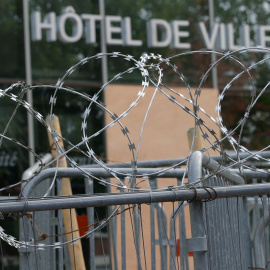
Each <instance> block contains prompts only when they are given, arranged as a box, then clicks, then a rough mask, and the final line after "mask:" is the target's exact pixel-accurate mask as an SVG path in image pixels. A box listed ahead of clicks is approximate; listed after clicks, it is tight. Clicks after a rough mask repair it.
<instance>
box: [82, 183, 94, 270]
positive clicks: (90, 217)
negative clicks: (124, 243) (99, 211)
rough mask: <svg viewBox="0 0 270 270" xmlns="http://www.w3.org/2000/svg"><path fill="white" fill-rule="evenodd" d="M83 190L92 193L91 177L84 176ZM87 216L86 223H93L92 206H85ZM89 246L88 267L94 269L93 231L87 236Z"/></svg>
mask: <svg viewBox="0 0 270 270" xmlns="http://www.w3.org/2000/svg"><path fill="white" fill-rule="evenodd" d="M84 183H85V192H86V193H87V194H93V193H94V184H93V179H91V178H85V180H84ZM86 211H87V217H88V224H93V223H94V222H95V221H94V207H88V208H87V210H86ZM89 246H90V261H89V264H90V269H91V270H95V269H96V263H95V235H94V233H91V234H90V236H89Z"/></svg>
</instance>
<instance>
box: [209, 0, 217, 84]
mask: <svg viewBox="0 0 270 270" xmlns="http://www.w3.org/2000/svg"><path fill="white" fill-rule="evenodd" d="M208 7H209V22H210V30H211V31H212V30H213V28H214V3H213V0H208ZM215 47H216V45H215V44H214V50H215V49H216V48H215ZM215 62H216V54H214V53H211V63H212V65H213V64H214V63H215ZM212 87H213V88H215V89H218V75H217V68H216V67H214V68H212Z"/></svg>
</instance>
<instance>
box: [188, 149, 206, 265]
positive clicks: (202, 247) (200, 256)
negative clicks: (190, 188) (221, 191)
mask: <svg viewBox="0 0 270 270" xmlns="http://www.w3.org/2000/svg"><path fill="white" fill-rule="evenodd" d="M201 177H202V153H201V152H199V151H196V152H194V153H192V154H191V156H190V159H189V166H188V181H189V183H193V182H195V181H197V180H199V179H200V178H201ZM198 186H200V185H199V184H198V185H196V187H198ZM194 196H195V192H194ZM190 220H191V232H192V238H190V239H187V249H188V252H193V258H194V269H195V270H197V269H200V270H207V269H208V259H207V238H206V234H205V226H204V221H203V203H202V202H201V201H196V200H194V201H193V202H192V203H190Z"/></svg>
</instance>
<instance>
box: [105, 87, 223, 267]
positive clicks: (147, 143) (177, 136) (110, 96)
mask: <svg viewBox="0 0 270 270" xmlns="http://www.w3.org/2000/svg"><path fill="white" fill-rule="evenodd" d="M140 88H141V86H139V85H111V86H109V87H108V88H107V89H106V92H105V104H106V108H107V109H109V110H110V111H111V112H112V113H116V114H117V115H118V116H119V115H121V113H123V112H124V111H125V110H127V109H128V107H129V106H130V104H131V103H132V102H133V101H135V100H136V97H137V93H138V91H139V90H140ZM174 90H175V91H176V92H178V93H181V94H183V95H184V96H186V97H188V93H187V90H186V89H184V88H179V87H175V88H174ZM154 91H155V88H154V87H148V88H147V89H146V94H145V96H144V98H143V99H142V100H141V101H140V102H139V104H138V105H137V106H136V107H134V108H133V109H132V110H131V111H130V112H129V114H128V115H127V116H126V117H125V118H124V119H122V120H121V123H122V124H123V125H124V126H126V127H127V128H128V130H129V132H130V133H129V135H130V137H131V139H132V142H134V144H135V146H136V149H138V148H139V151H138V152H139V154H138V161H142V160H155V159H171V158H181V157H186V156H188V154H189V145H188V138H187V131H188V129H190V128H192V127H193V126H194V120H193V117H191V116H189V115H188V114H187V113H186V112H185V111H183V110H182V109H181V108H180V107H178V106H176V105H175V104H173V103H172V102H171V101H169V100H168V98H167V97H165V96H164V95H163V94H161V93H160V92H157V93H156V95H155V98H154V100H153V103H152V106H151V107H150V110H149V114H148V117H147V119H146V122H145V126H144V129H143V133H142V140H141V144H140V146H139V147H138V140H139V135H140V132H141V127H142V123H143V120H144V118H145V114H146V111H147V109H148V106H149V103H150V101H151V98H152V96H153V93H154ZM194 93H195V89H192V94H193V95H194ZM218 94H219V92H218V90H216V89H203V91H202V94H201V96H200V99H199V105H200V106H201V107H202V108H204V109H205V111H206V112H208V113H209V114H210V115H211V116H213V117H214V118H216V111H215V107H216V103H217V98H218ZM177 100H178V101H179V102H181V103H182V104H184V105H185V106H186V105H187V102H184V101H183V100H180V99H179V98H177ZM187 106H188V105H187ZM189 108H191V106H190V104H189ZM202 118H203V119H204V120H205V122H206V123H207V125H208V126H209V128H211V129H214V131H215V132H216V133H217V134H218V135H217V136H218V137H219V138H220V132H219V129H218V128H217V127H216V126H215V125H214V124H213V122H211V121H209V120H207V118H206V117H202ZM105 121H106V124H109V123H110V122H111V121H112V118H111V117H110V115H109V114H106V117H105ZM106 144H107V158H108V160H109V162H129V161H131V159H132V156H131V152H130V150H129V147H128V141H127V140H126V137H124V136H123V133H122V131H121V128H120V127H119V125H117V124H115V125H114V126H113V127H110V128H108V129H107V130H106ZM205 146H207V144H205V145H204V147H205ZM211 154H213V151H212V152H211ZM126 181H127V180H126ZM170 185H176V181H175V180H172V179H171V180H170V179H163V180H161V181H160V182H159V183H158V187H159V188H162V187H168V186H170ZM139 186H140V187H141V188H146V189H148V188H149V187H148V184H147V182H146V181H144V182H143V183H141V184H140V185H139ZM113 191H114V192H117V191H116V190H113ZM163 207H164V209H165V212H166V214H167V228H169V227H170V226H169V225H170V224H169V223H170V216H171V213H172V209H173V208H172V207H173V205H172V203H166V204H165V203H164V204H163ZM125 215H126V222H127V228H126V240H127V269H136V267H137V256H136V250H135V248H134V239H133V232H132V226H131V220H130V214H129V213H128V212H125ZM186 218H187V223H186V225H187V234H188V237H190V226H189V222H188V211H186ZM142 223H143V233H144V245H145V252H146V254H145V256H146V259H147V268H150V265H151V260H150V258H151V251H150V250H151V239H150V207H149V206H148V205H144V206H142ZM160 226H162V224H160ZM177 226H178V225H177ZM157 232H158V229H157V228H156V238H158V234H157ZM120 233H121V227H120V216H119V217H117V237H120ZM168 236H169V231H168ZM176 237H178V235H177V236H176ZM141 240H142V239H141ZM142 245H143V242H142V241H141V250H143V249H142ZM117 252H118V259H119V260H120V258H121V243H120V238H118V243H117ZM156 252H157V255H156V263H157V269H159V267H160V256H159V255H158V252H159V249H158V248H156ZM167 255H168V258H169V256H171V254H169V251H168V254H167ZM141 258H142V264H144V260H143V258H144V253H143V251H142V252H141ZM143 268H144V266H143Z"/></svg>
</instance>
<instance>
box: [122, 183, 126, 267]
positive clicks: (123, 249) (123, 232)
mask: <svg viewBox="0 0 270 270" xmlns="http://www.w3.org/2000/svg"><path fill="white" fill-rule="evenodd" d="M121 181H122V183H123V184H125V178H122V179H121ZM121 192H124V190H123V189H121ZM124 210H125V206H124V205H121V211H124ZM121 256H122V270H126V265H127V260H126V215H125V213H122V214H121Z"/></svg>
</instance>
